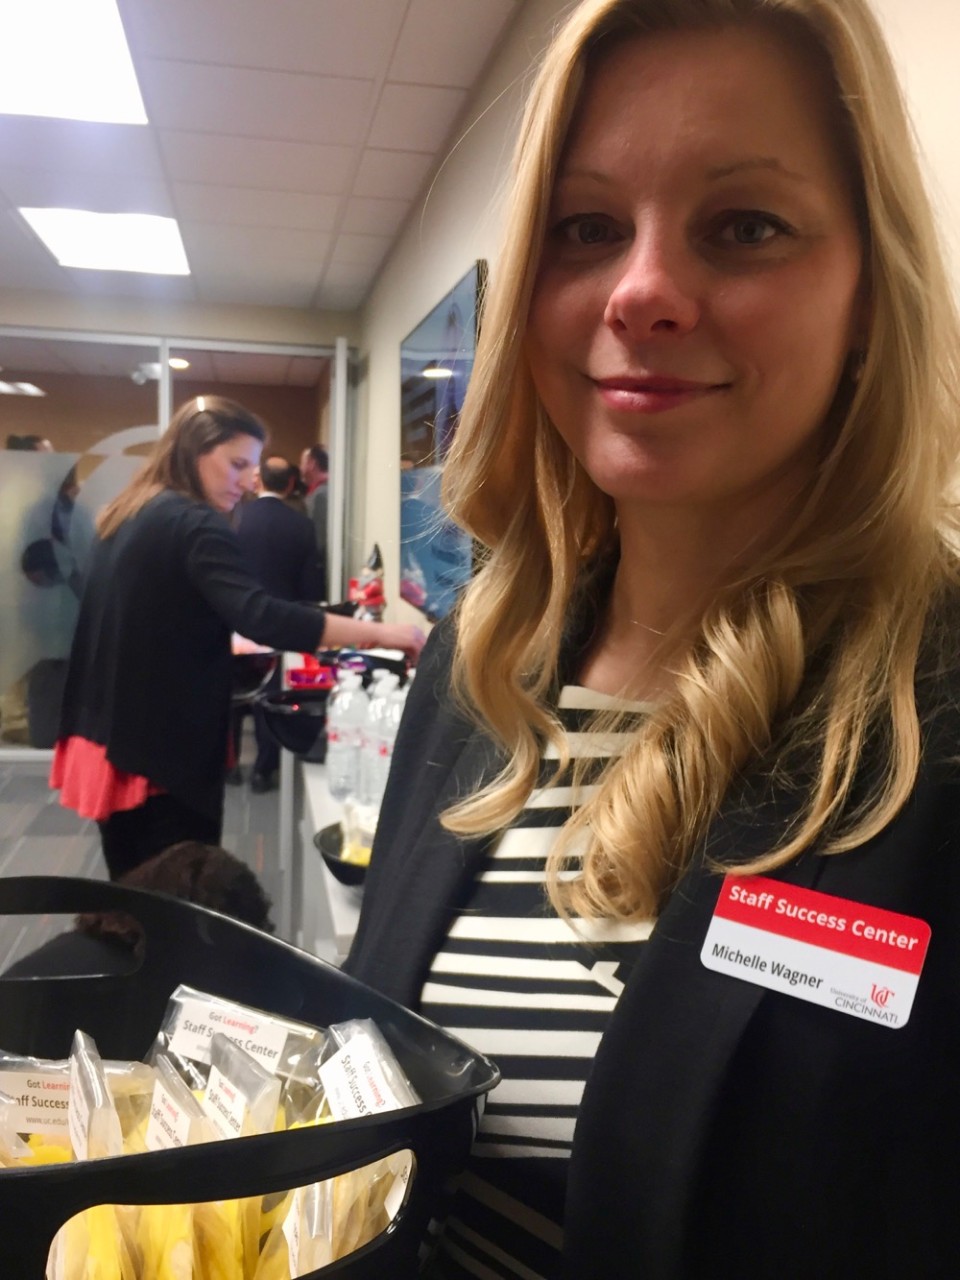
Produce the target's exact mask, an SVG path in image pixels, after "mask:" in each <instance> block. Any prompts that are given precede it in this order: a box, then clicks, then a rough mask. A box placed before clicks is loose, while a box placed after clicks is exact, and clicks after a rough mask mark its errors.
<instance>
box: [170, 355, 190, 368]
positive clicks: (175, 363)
mask: <svg viewBox="0 0 960 1280" xmlns="http://www.w3.org/2000/svg"><path fill="white" fill-rule="evenodd" d="M167 364H168V365H169V366H170V368H171V369H189V368H190V361H189V360H184V358H183V356H171V357H170V359H169V360H168V361H167Z"/></svg>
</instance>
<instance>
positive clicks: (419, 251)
mask: <svg viewBox="0 0 960 1280" xmlns="http://www.w3.org/2000/svg"><path fill="white" fill-rule="evenodd" d="M566 7H567V5H565V4H562V3H561V2H560V0H527V3H526V4H525V5H524V6H523V8H522V10H521V12H520V14H519V15H518V17H517V19H516V21H515V22H514V24H513V25H512V27H511V28H510V30H509V31H508V32H507V36H506V39H505V41H504V43H503V45H502V46H501V48H500V50H499V51H498V53H497V54H496V56H495V58H494V59H493V62H492V63H491V66H490V67H489V68H488V71H487V74H486V75H485V76H484V78H483V81H482V83H481V85H480V87H479V89H478V91H477V93H476V94H475V95H474V97H473V98H472V99H471V102H470V105H469V107H468V109H467V111H466V113H465V115H464V117H463V118H462V120H461V125H460V131H459V133H460V140H459V142H458V143H456V145H454V146H453V147H452V149H451V151H450V153H449V155H448V157H447V159H446V161H445V163H444V164H443V166H442V167H441V169H440V171H439V173H438V174H437V177H436V180H435V181H434V183H433V185H432V187H431V189H430V191H429V193H428V195H427V196H426V198H425V199H424V200H423V201H421V202H420V204H419V205H418V206H417V207H416V208H415V210H414V214H413V217H412V218H411V220H410V221H409V222H408V223H407V225H406V227H405V228H404V231H403V233H402V235H401V237H400V239H399V241H398V243H397V246H396V248H395V249H394V251H393V253H392V254H391V256H390V258H389V260H388V262H387V265H386V267H385V269H384V271H383V272H382V274H381V275H380V278H379V279H378V281H377V284H376V287H375V288H374V291H373V293H372V294H371V296H370V298H369V300H368V302H367V304H366V306H365V307H364V310H363V330H362V335H361V351H362V352H363V361H362V368H361V383H360V404H359V421H360V423H361V424H365V426H366V430H367V440H366V448H365V450H364V453H365V473H366V489H365V494H364V501H365V517H364V519H363V533H362V535H360V536H359V541H360V542H361V545H363V546H365V547H366V548H368V549H369V547H370V546H371V545H372V544H373V543H374V542H378V543H379V544H380V549H381V551H382V552H383V556H384V564H385V585H386V591H387V599H388V601H389V602H390V606H389V612H388V616H389V617H390V618H392V619H394V620H396V621H418V620H420V621H422V616H421V615H420V614H418V613H416V612H415V611H414V610H413V609H412V608H410V607H409V606H408V605H407V604H405V603H404V602H403V601H402V600H400V598H399V562H400V550H399V534H400V471H399V466H400V342H401V340H402V339H403V338H404V337H405V336H406V335H407V334H408V333H409V332H410V330H411V329H413V328H414V326H415V325H417V324H418V323H419V322H420V321H421V320H422V319H423V317H424V316H425V315H426V314H427V313H428V312H429V311H431V310H432V309H433V307H435V306H436V305H437V303H438V302H439V301H440V299H441V298H442V297H443V295H444V294H445V293H446V292H447V290H448V289H450V288H451V287H452V286H453V285H455V284H456V283H457V281H458V280H459V279H460V278H461V277H462V276H463V275H465V274H466V272H467V271H468V270H469V269H470V267H471V266H472V264H473V262H474V261H475V260H476V259H477V258H486V259H487V260H488V261H489V262H490V263H491V266H492V265H493V259H494V258H495V255H496V251H497V248H498V242H499V196H500V194H501V192H502V189H503V186H504V182H505V179H506V175H507V170H508V168H509V164H510V155H511V151H512V147H513V140H514V137H515V135H516V127H517V124H518V123H519V112H520V107H521V105H522V98H523V87H524V84H523V82H524V78H525V77H527V76H528V73H529V72H530V70H531V67H532V65H533V63H534V61H535V59H536V58H537V56H538V54H539V53H540V52H541V51H542V50H543V48H544V46H545V45H546V43H547V40H548V39H549V34H550V31H551V29H552V27H553V26H554V24H555V23H556V21H557V17H558V15H559V14H560V13H561V11H562V10H563V9H565V8H566ZM359 567H360V566H359V565H349V566H348V568H349V570H350V572H351V573H356V571H357V570H358V569H359Z"/></svg>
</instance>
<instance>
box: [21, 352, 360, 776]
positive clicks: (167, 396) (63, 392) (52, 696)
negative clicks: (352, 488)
mask: <svg viewBox="0 0 960 1280" xmlns="http://www.w3.org/2000/svg"><path fill="white" fill-rule="evenodd" d="M334 377H335V373H334V361H333V351H332V350H330V349H329V348H327V349H324V348H317V347H289V346H286V347H281V346H266V345H262V344H260V345H254V344H248V343H226V342H225V343H199V342H197V343H193V342H187V341H179V340H172V339H171V340H167V339H161V338H151V337H142V338H141V337H130V336H126V335H124V336H117V335H97V336H96V337H93V338H92V337H90V336H89V335H83V336H81V335H76V334H72V333H59V332H51V331H43V332H39V331H27V330H13V329H2V328H0V591H2V599H3V600H4V608H3V610H2V611H0V760H3V759H7V760H11V759H22V758H37V755H36V753H37V751H38V749H41V750H42V749H46V748H49V747H51V746H52V745H53V741H54V737H55V734H56V725H57V716H58V710H59V696H60V688H61V684H62V679H63V674H64V669H65V663H66V658H67V656H68V654H69V651H70V643H71V639H72V635H73V628H74V625H75V623H76V615H77V607H78V601H79V592H80V588H81V583H82V578H83V570H84V565H85V562H86V557H87V555H88V554H89V550H90V547H91V545H92V539H93V536H94V521H95V519H96V515H97V512H98V511H99V510H100V509H101V508H102V507H103V505H104V504H105V503H106V502H107V501H109V500H110V498H112V497H113V496H114V495H115V494H116V493H118V492H119V491H120V489H122V488H123V486H124V485H125V484H127V482H128V481H129V480H130V478H131V477H132V476H133V474H134V472H135V471H136V469H137V467H138V466H139V465H140V464H141V461H142V458H143V456H144V455H145V454H146V453H147V452H148V451H149V449H150V448H151V446H152V445H153V443H154V442H155V441H156V439H157V437H158V435H159V433H160V430H161V424H165V423H166V421H167V420H168V419H169V416H170V415H171V413H172V412H174V411H175V410H176V409H177V408H179V407H180V405H181V404H183V403H184V402H185V401H186V400H188V399H189V398H191V397H192V396H196V395H202V394H212V395H223V396H227V397H228V398H230V399H232V400H238V401H240V403H242V404H244V405H246V406H247V407H248V408H250V409H251V410H252V411H253V412H255V413H257V414H258V415H259V416H261V417H262V418H263V419H264V420H265V422H266V424H267V426H268V428H269V430H270V444H269V446H268V448H269V450H270V452H271V453H275V454H282V455H283V456H285V457H287V458H289V460H290V461H291V462H294V463H298V462H299V459H300V454H301V453H302V451H303V450H304V449H305V448H307V447H309V446H310V445H311V444H315V443H316V442H317V441H318V440H331V439H333V438H335V437H336V436H337V434H338V433H336V432H334V431H333V430H332V428H331V422H330V414H331V412H332V410H331V406H332V404H333V401H334V397H333V396H332V394H331V390H332V381H333V379H334ZM340 438H343V437H342V436H341V437H340ZM329 505H330V508H331V523H334V522H335V521H339V522H340V524H339V527H340V528H342V527H343V520H344V511H345V506H347V505H348V504H347V503H346V501H345V494H344V492H343V489H342V488H341V489H340V491H339V492H337V488H336V487H333V488H332V489H331V494H330V504H329ZM341 590H342V583H341V582H336V583H332V584H331V595H332V596H336V597H337V598H339V597H340V594H341Z"/></svg>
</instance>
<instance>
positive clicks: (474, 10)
mask: <svg viewBox="0 0 960 1280" xmlns="http://www.w3.org/2000/svg"><path fill="white" fill-rule="evenodd" d="M516 9H517V0H483V3H482V4H477V0H413V3H412V4H411V5H410V9H409V11H408V13H407V17H406V20H405V22H404V24H403V30H402V31H401V33H400V39H399V41H398V42H397V49H396V53H395V54H394V57H393V61H392V63H391V64H390V73H389V78H390V79H391V80H402V81H406V82H407V83H408V84H433V85H455V86H457V87H459V88H463V89H466V88H469V87H470V86H471V85H472V84H473V83H474V81H475V80H476V78H477V76H478V75H479V74H480V72H481V70H482V69H483V67H484V65H485V63H486V61H487V58H488V57H489V56H490V50H491V48H492V47H493V44H494V43H495V41H496V40H497V39H498V38H499V36H500V34H501V33H502V31H503V29H504V27H505V26H506V25H507V23H508V22H509V21H510V19H511V18H512V17H513V15H514V13H515V12H516ZM464 31H469V32H470V39H469V40H465V39H464V38H463V33H464Z"/></svg>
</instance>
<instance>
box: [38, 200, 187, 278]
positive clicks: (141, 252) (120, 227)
mask: <svg viewBox="0 0 960 1280" xmlns="http://www.w3.org/2000/svg"><path fill="white" fill-rule="evenodd" d="M20 212H21V213H22V214H23V216H24V218H26V220H27V222H29V224H30V226H31V227H32V228H33V229H34V231H35V232H36V233H37V235H38V236H39V237H40V239H41V240H42V241H43V243H44V244H45V245H46V246H47V248H48V249H49V250H50V252H51V253H52V254H53V256H54V257H55V258H56V260H57V261H58V262H59V263H60V265H61V267H84V268H87V269H89V270H92V271H140V272H144V273H146V274H149V275H162V276H188V275H189V274H190V266H189V263H188V262H187V255H186V251H185V250H184V247H183V241H182V240H181V238H180V228H179V227H178V226H177V223H176V220H175V219H174V218H161V217H159V216H158V215H156V214H153V213H90V212H88V211H87V210H86V209H21V210H20Z"/></svg>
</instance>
